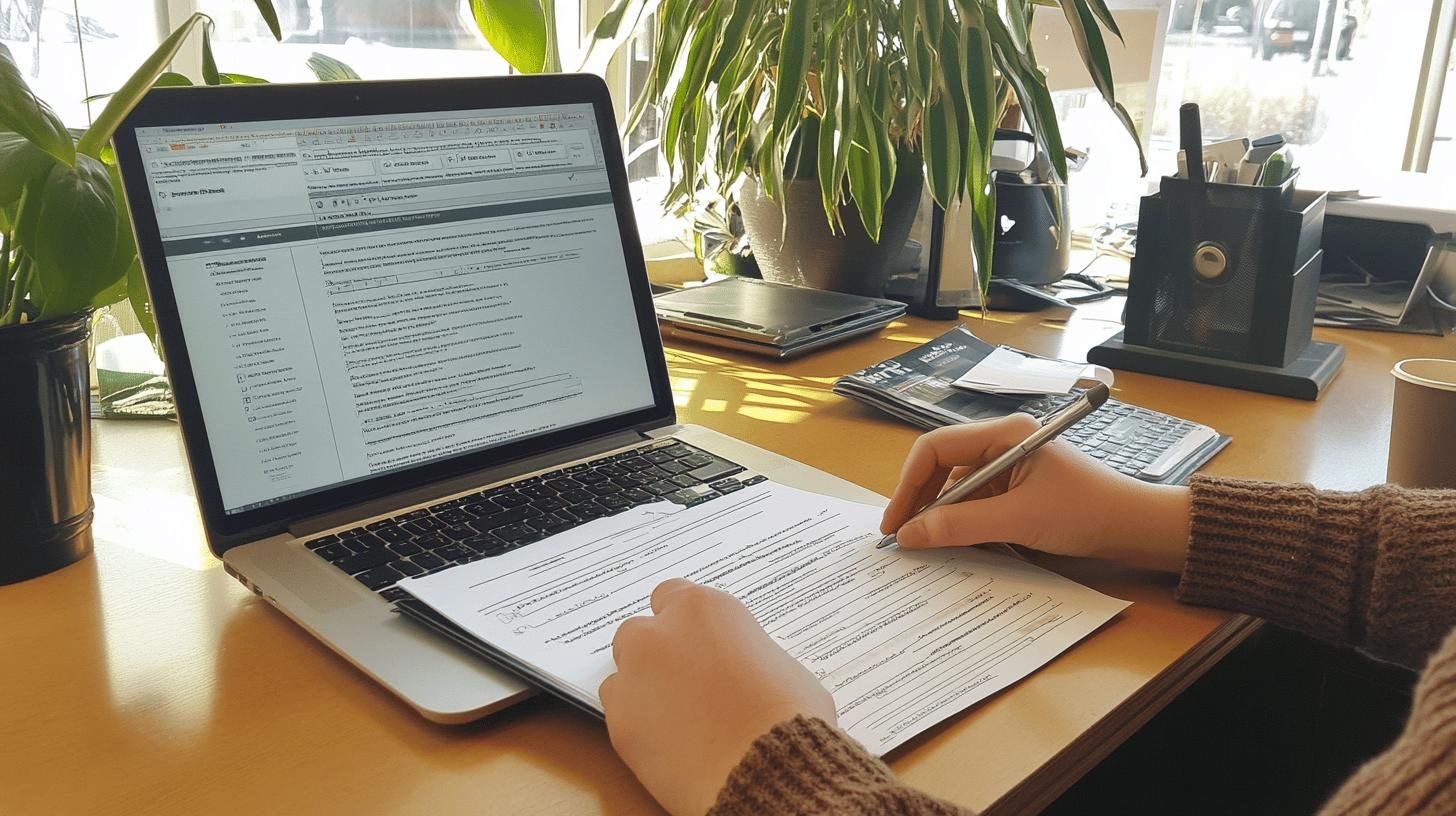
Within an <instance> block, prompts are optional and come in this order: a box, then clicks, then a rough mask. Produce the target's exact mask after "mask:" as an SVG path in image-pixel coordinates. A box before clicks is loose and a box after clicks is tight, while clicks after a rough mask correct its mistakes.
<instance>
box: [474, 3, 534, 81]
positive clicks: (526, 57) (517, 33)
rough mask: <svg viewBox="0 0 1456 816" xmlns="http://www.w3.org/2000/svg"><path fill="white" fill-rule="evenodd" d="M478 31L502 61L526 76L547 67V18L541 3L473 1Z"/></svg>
mask: <svg viewBox="0 0 1456 816" xmlns="http://www.w3.org/2000/svg"><path fill="white" fill-rule="evenodd" d="M470 12H471V14H472V15H473V16H474V17H475V27H476V28H478V29H480V33H481V35H482V36H484V37H485V41H486V42H488V43H490V47H491V48H492V49H494V50H495V52H496V53H497V54H500V55H501V58H502V59H504V60H505V61H506V62H508V63H510V64H511V67H512V68H514V69H516V70H517V71H520V72H521V73H523V74H539V73H541V71H542V70H544V69H545V67H546V51H547V43H546V36H547V27H546V15H545V12H544V11H542V9H541V3H540V2H539V0H470Z"/></svg>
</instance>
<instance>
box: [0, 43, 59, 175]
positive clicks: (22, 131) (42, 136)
mask: <svg viewBox="0 0 1456 816" xmlns="http://www.w3.org/2000/svg"><path fill="white" fill-rule="evenodd" d="M0 128H3V129H5V130H8V131H10V132H12V133H16V134H19V135H20V136H22V137H24V138H25V139H27V140H28V141H30V142H33V143H34V144H35V146H36V147H38V148H40V149H41V150H43V151H45V152H46V153H49V154H50V155H52V156H54V157H55V158H56V159H57V160H58V161H62V162H65V163H66V164H71V163H73V162H75V160H76V146H75V142H73V141H72V140H71V133H70V131H68V130H66V126H65V125H64V124H63V123H62V122H61V117H59V116H57V115H56V112H55V111H53V110H51V107H50V105H47V104H46V103H45V102H43V101H41V99H40V97H38V96H36V95H35V94H34V93H33V92H31V90H30V86H29V85H27V84H26V83H25V78H24V77H22V76H21V74H20V68H19V66H17V65H16V64H15V60H14V58H13V57H11V55H10V49H8V48H6V47H5V46H4V45H3V44H0Z"/></svg>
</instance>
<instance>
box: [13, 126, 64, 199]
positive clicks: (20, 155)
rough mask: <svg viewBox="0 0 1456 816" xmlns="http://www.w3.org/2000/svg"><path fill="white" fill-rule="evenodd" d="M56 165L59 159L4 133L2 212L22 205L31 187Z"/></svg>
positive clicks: (15, 134) (17, 137) (21, 138)
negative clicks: (21, 200)
mask: <svg viewBox="0 0 1456 816" xmlns="http://www.w3.org/2000/svg"><path fill="white" fill-rule="evenodd" d="M55 163H56V158H55V156H52V155H50V154H49V153H46V152H45V151H44V150H41V149H40V147H39V146H38V145H36V143H35V142H32V141H31V140H29V139H27V138H25V137H24V136H21V135H20V134H18V133H4V132H0V208H10V207H13V206H14V205H15V204H16V203H18V202H19V201H20V197H21V195H22V194H23V193H24V192H25V187H26V185H28V184H31V183H33V182H35V181H36V180H37V179H39V178H40V177H41V175H42V174H43V173H45V171H46V170H47V169H48V168H49V167H50V166H51V165H53V164H55Z"/></svg>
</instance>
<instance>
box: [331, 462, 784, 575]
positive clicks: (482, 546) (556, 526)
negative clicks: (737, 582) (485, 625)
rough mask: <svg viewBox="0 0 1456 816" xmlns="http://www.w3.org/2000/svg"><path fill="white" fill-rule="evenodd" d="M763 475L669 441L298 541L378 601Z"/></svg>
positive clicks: (697, 499) (708, 497) (733, 487)
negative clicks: (553, 539) (596, 522)
mask: <svg viewBox="0 0 1456 816" xmlns="http://www.w3.org/2000/svg"><path fill="white" fill-rule="evenodd" d="M761 481H764V477H763V476H758V475H755V474H751V473H747V472H746V471H744V469H743V468H742V467H741V466H739V465H737V464H735V463H733V462H730V461H728V460H727V459H724V458H722V457H720V456H714V455H713V454H710V453H707V452H706V451H703V450H700V449H698V448H695V447H693V446H691V445H688V444H685V443H683V442H678V441H676V440H672V441H667V442H662V443H658V444H654V445H648V446H644V447H640V448H633V449H632V450H629V451H624V452H622V453H617V454H613V455H610V456H603V457H601V458H599V459H593V460H590V461H588V462H583V463H580V464H575V465H570V466H568V467H564V468H560V469H559V470H554V471H551V472H548V473H543V474H539V475H536V476H531V477H529V478H526V479H522V480H520V481H517V482H512V483H510V484H508V485H502V486H499V487H492V488H489V489H487V490H482V491H480V492H479V493H473V494H470V495H467V496H461V497H459V498H454V499H449V500H447V501H443V502H440V503H439V504H435V505H432V506H430V507H427V508H424V509H420V510H412V511H410V512H408V513H403V514H400V515H398V516H395V517H393V518H388V519H382V520H380V521H375V522H371V523H369V524H364V525H360V526H358V527H354V528H352V529H349V530H345V531H343V532H339V533H332V534H329V535H324V536H318V537H315V538H312V539H309V540H307V541H306V542H305V543H304V546H306V547H307V548H308V549H310V550H312V551H313V553H314V554H315V555H317V556H318V557H320V558H322V559H324V560H325V561H328V562H329V563H330V564H333V565H334V566H335V567H338V568H339V569H341V570H343V571H344V572H346V573H348V574H349V575H352V576H353V577H354V578H355V580H357V581H358V582H359V583H361V584H363V585H364V586H366V587H368V588H369V589H371V590H374V591H375V592H378V593H379V594H380V595H382V596H384V598H385V599H386V600H391V601H396V600H399V599H401V598H403V597H405V592H404V590H402V589H399V588H397V587H395V586H394V584H395V583H396V582H397V581H399V580H400V579H402V578H411V577H415V576H418V575H428V574H430V573H433V572H439V571H440V570H444V569H449V568H450V567H453V566H456V565H459V564H468V563H470V562H472V561H479V560H481V559H482V558H490V557H492V556H496V555H500V554H502V553H506V552H510V551H511V550H514V549H516V548H518V547H522V546H525V545H527V544H530V543H532V542H536V541H540V540H541V539H543V538H545V537H547V536H549V535H554V534H556V533H559V532H561V531H563V530H569V529H571V528H572V527H576V526H577V525H580V524H585V523H586V522H588V521H591V520H592V519H595V518H601V517H603V516H612V515H616V514H617V513H620V512H622V511H624V510H627V509H630V508H632V507H636V506H638V505H642V504H650V503H652V502H659V501H670V502H674V503H676V504H681V505H684V506H688V507H691V506H693V505H696V504H701V503H703V502H705V501H711V500H712V499H715V498H717V497H719V496H721V495H723V494H725V493H732V492H733V491H735V490H742V489H743V488H744V487H746V486H748V485H752V484H757V483H759V482H761Z"/></svg>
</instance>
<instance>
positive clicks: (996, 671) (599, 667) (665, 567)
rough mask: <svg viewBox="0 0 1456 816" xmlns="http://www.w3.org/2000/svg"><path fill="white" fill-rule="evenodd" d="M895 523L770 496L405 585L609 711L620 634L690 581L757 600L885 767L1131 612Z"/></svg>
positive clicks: (781, 639)
mask: <svg viewBox="0 0 1456 816" xmlns="http://www.w3.org/2000/svg"><path fill="white" fill-rule="evenodd" d="M880 513H881V511H880V509H879V508H877V507H872V506H869V505H864V504H858V503H854V502H848V501H843V500H840V499H835V498H831V497H827V496H821V495H818V494H814V493H807V492H804V491H800V490H796V489H794V488H790V487H786V486H784V485H779V484H775V483H773V482H763V483H760V484H758V485H755V486H753V487H749V488H746V489H744V490H741V491H738V492H736V493H732V494H729V495H727V496H724V497H722V498H719V499H715V500H713V501H710V502H707V503H704V504H701V505H698V506H697V507H693V508H688V509H683V508H681V507H678V506H677V505H672V504H666V503H664V504H654V505H648V506H643V507H638V508H636V509H634V510H630V511H628V512H626V513H622V514H620V515H617V516H612V517H610V518H606V519H601V520H598V521H595V522H592V523H590V524H587V525H585V526H583V527H579V528H576V529H574V530H570V531H567V532H565V533H562V534H560V535H557V536H553V537H551V538H548V539H546V540H544V541H541V542H539V543H536V544H532V545H530V546H527V547H523V548H521V549H519V550H515V551H513V552H510V553H506V554H505V555H502V556H499V557H496V558H490V559H486V560H484V561H477V562H474V563H471V564H466V565H463V566H460V567H456V568H453V569H449V570H446V571H444V572H440V573H436V574H435V575H431V576H426V577H424V578H416V579H409V580H406V581H402V582H401V583H400V584H399V586H401V587H402V588H404V589H405V590H407V591H408V592H409V593H410V594H412V595H414V596H415V597H416V598H418V599H419V600H420V601H422V602H424V603H425V604H427V605H429V606H430V607H432V608H433V609H434V610H435V611H437V612H439V613H440V614H442V615H444V616H445V617H447V618H449V619H450V620H451V621H453V622H454V623H455V624H456V625H458V626H460V627H462V628H463V629H465V630H466V631H467V632H469V633H470V634H471V635H474V636H475V637H477V638H479V639H480V640H482V641H483V642H485V643H487V644H489V645H490V646H491V647H492V648H493V649H494V650H496V651H500V652H504V653H506V654H508V655H510V656H511V657H512V659H513V660H515V661H518V662H520V663H524V664H526V665H528V666H530V667H531V668H532V669H533V671H534V672H535V673H536V674H538V675H541V676H544V677H546V678H549V679H550V680H551V681H552V682H553V683H554V684H555V685H557V686H558V687H559V689H560V690H562V691H563V692H565V693H568V694H569V695H570V696H572V697H574V698H575V699H577V700H578V701H579V702H582V703H584V704H586V705H588V706H589V707H592V708H594V709H595V710H597V711H600V710H601V701H600V700H599V698H598V697H597V688H598V686H600V685H601V682H602V680H604V679H605V678H606V677H607V675H609V674H611V673H612V672H613V671H614V667H613V664H612V650H611V643H612V636H613V634H614V633H615V632H616V629H617V626H618V625H619V624H620V623H621V622H622V621H624V620H626V619H627V618H629V617H631V616H633V615H646V614H651V609H650V607H649V603H648V599H649V597H650V595H651V592H652V589H653V588H654V587H656V586H657V584H658V583H660V582H662V581H663V580H666V579H668V578H674V577H680V578H687V579H689V580H692V581H696V582H698V583H701V584H706V585H709V586H714V587H717V588H719V589H722V590H724V591H726V592H729V593H731V594H732V595H734V596H735V597H737V598H738V599H739V600H741V601H743V602H744V604H745V605H747V607H748V608H749V610H750V611H751V612H752V613H753V615H754V617H755V618H757V619H758V622H759V623H760V624H761V625H762V626H763V627H764V628H765V629H766V630H768V632H769V633H770V634H771V635H772V636H773V637H774V639H775V640H776V641H778V643H779V644H780V645H781V646H783V647H784V648H785V649H787V650H788V651H789V653H790V654H792V655H794V657H796V658H797V659H798V660H799V661H800V662H801V663H802V664H803V665H805V666H806V667H808V668H809V670H810V671H812V672H813V673H814V674H815V676H817V677H818V678H819V679H820V681H821V682H822V683H823V684H824V686H825V687H826V688H828V689H829V690H830V692H831V693H832V694H833V695H834V700H835V703H836V705H837V707H838V711H839V724H840V727H841V728H843V729H844V730H845V731H846V732H848V733H849V735H850V736H852V737H854V738H855V739H857V740H859V741H860V742H861V743H862V744H864V745H865V747H866V748H868V749H869V750H871V751H872V752H874V753H876V754H884V753H886V752H888V751H890V750H891V749H893V748H895V747H896V746H898V745H900V744H901V743H903V742H905V741H906V740H908V739H910V738H911V737H913V736H915V735H916V734H918V733H920V732H921V731H923V730H925V729H927V728H929V727H931V726H932V725H935V724H936V723H938V722H940V721H941V720H943V719H945V718H946V717H949V716H951V715H952V714H955V713H957V712H959V711H961V710H963V709H965V708H966V707H968V706H970V705H972V704H974V703H976V702H979V701H980V700H983V699H985V698H986V697H989V696H990V695H991V694H994V693H995V692H997V691H999V690H1001V689H1003V688H1005V687H1006V686H1008V685H1010V684H1012V683H1014V682H1016V681H1017V680H1020V679H1021V678H1023V677H1025V676H1027V675H1028V674H1030V673H1031V672H1032V671H1035V670H1036V669H1037V668H1039V667H1040V666H1042V665H1044V664H1045V663H1047V662H1048V661H1050V660H1051V659H1052V658H1053V657H1055V656H1056V655H1058V654H1060V653H1061V652H1063V651H1065V650H1066V649H1067V648H1069V647H1070V646H1072V645H1073V644H1075V643H1076V642H1077V641H1079V640H1081V639H1082V638H1084V637H1086V636H1087V635H1088V634H1090V633H1091V632H1093V631H1094V630H1096V629H1097V628H1098V627H1099V626H1101V625H1102V624H1104V623H1106V622H1107V621H1108V620H1110V619H1111V618H1113V617H1114V616H1115V615H1117V613H1118V612H1120V611H1121V610H1123V609H1124V608H1126V607H1127V606H1128V602H1127V601H1121V600H1117V599H1115V598H1110V597H1108V596H1106V595H1103V594H1101V593H1099V592H1096V591H1094V590H1091V589H1088V588H1087V587H1084V586H1082V585H1081V584H1078V583H1076V582H1074V581H1070V580H1068V579H1066V578H1063V577H1061V576H1059V575H1056V574H1054V573H1051V572H1048V571H1046V570H1043V569H1041V568H1039V567H1036V566H1033V565H1031V564H1027V563H1024V562H1022V561H1019V560H1017V559H1014V558H1010V557H1007V556H1003V555H998V554H995V553H990V552H986V551H984V550H980V549H955V550H937V551H905V550H898V549H888V550H878V549H875V543H876V542H877V541H878V540H879V534H878V533H877V532H876V528H877V526H878V524H879V518H880Z"/></svg>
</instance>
